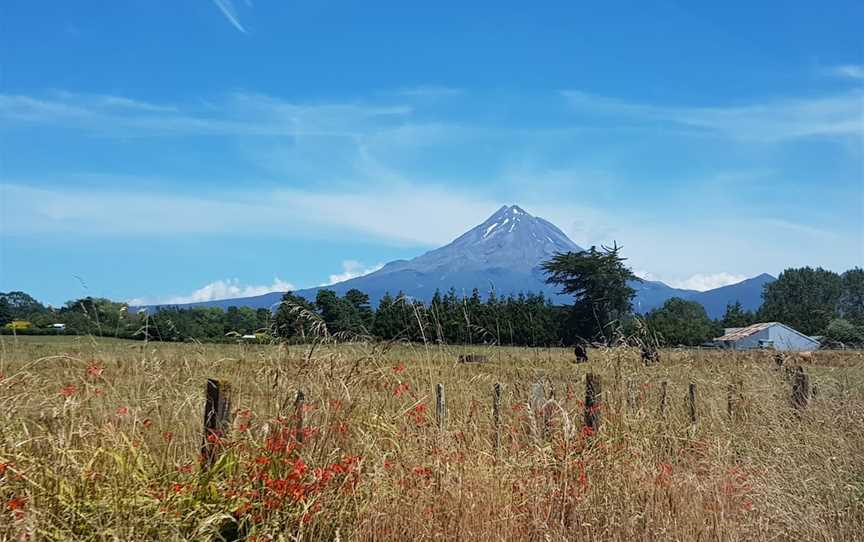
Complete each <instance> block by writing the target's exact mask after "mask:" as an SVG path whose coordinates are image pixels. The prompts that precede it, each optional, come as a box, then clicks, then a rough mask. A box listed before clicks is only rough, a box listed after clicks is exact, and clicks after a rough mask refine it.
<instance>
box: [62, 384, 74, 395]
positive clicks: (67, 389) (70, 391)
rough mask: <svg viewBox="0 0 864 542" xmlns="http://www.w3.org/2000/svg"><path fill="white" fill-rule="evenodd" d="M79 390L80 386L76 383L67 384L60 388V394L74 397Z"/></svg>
mask: <svg viewBox="0 0 864 542" xmlns="http://www.w3.org/2000/svg"><path fill="white" fill-rule="evenodd" d="M76 391H78V386H76V385H75V384H67V385H65V386H64V387H63V388H62V389H61V390H60V395H62V396H63V397H72V396H73V395H75V392H76Z"/></svg>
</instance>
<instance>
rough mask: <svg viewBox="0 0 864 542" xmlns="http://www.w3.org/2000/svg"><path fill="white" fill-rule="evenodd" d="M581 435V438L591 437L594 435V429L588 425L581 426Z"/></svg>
mask: <svg viewBox="0 0 864 542" xmlns="http://www.w3.org/2000/svg"><path fill="white" fill-rule="evenodd" d="M581 435H582V437H583V438H588V437H590V436H593V435H594V428H592V427H590V426H588V425H585V426H583V427H582V432H581Z"/></svg>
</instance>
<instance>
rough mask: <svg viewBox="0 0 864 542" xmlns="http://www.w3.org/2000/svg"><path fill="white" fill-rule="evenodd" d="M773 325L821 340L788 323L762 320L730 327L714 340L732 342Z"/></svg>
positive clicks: (809, 338)
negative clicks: (739, 326) (795, 328)
mask: <svg viewBox="0 0 864 542" xmlns="http://www.w3.org/2000/svg"><path fill="white" fill-rule="evenodd" d="M773 326H781V327H784V328H786V329H788V330H789V331H791V332H792V333H795V334H796V335H800V336H802V337H804V338H805V339H808V340H810V341H813V342H816V343H818V342H819V341H817V340H815V339H813V337H808V336H807V335H804V334H803V333H801V332H800V331H796V330H794V329H792V328H791V327H789V326H787V325H786V324H781V323H780V322H761V323H758V324H753V325H749V326H747V327H742V328H730V329H727V330H726V333H725V334H724V335H723V336H722V337H717V338H716V339H714V340H715V341H731V342H735V341H740V340H741V339H744V338H746V337H749V336H751V335H753V334H755V333H759V332H760V331H762V330H765V329H768V328H769V327H773Z"/></svg>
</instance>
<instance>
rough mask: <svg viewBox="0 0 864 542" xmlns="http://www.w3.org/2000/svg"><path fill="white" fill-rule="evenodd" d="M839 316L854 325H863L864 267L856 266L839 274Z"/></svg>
mask: <svg viewBox="0 0 864 542" xmlns="http://www.w3.org/2000/svg"><path fill="white" fill-rule="evenodd" d="M841 279H842V293H841V294H840V306H839V307H838V312H839V314H840V316H841V317H842V318H844V319H846V320H849V321H850V322H852V323H854V324H856V325H859V326H861V325H864V269H861V268H860V267H856V268H854V269H850V270H849V271H846V272H845V273H843V275H841Z"/></svg>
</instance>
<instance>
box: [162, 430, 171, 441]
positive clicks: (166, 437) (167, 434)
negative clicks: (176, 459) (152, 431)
mask: <svg viewBox="0 0 864 542" xmlns="http://www.w3.org/2000/svg"><path fill="white" fill-rule="evenodd" d="M173 438H174V433H172V432H171V431H165V432H163V433H162V439H163V440H164V441H165V442H171V439H173Z"/></svg>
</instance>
